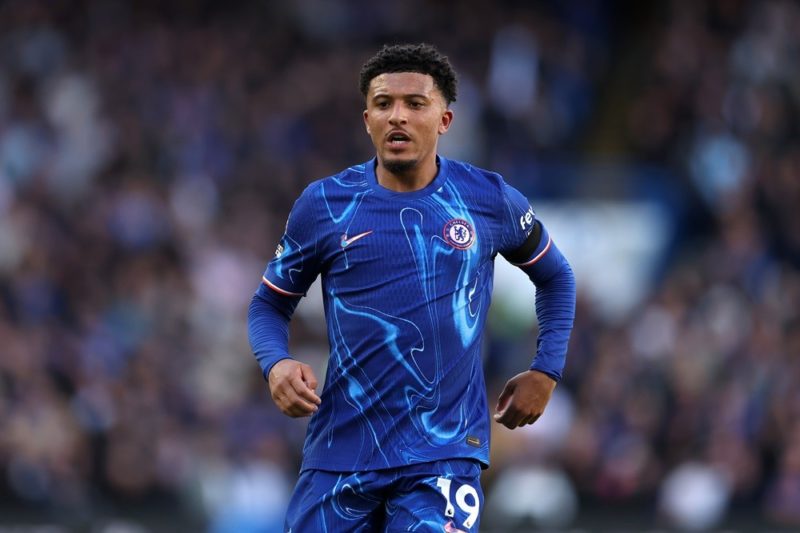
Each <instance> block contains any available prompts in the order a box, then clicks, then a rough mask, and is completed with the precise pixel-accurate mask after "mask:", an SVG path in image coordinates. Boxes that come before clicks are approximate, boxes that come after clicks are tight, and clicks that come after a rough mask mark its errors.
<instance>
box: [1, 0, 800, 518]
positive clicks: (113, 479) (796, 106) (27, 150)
mask: <svg viewBox="0 0 800 533" xmlns="http://www.w3.org/2000/svg"><path fill="white" fill-rule="evenodd" d="M798 27H800V6H798V4H797V3H795V2H792V1H789V0H768V1H764V2H759V1H755V0H753V1H748V0H702V1H690V0H685V1H681V0H674V1H672V2H665V3H653V4H652V5H650V3H641V2H625V1H615V2H602V1H600V0H574V1H571V2H557V1H550V2H523V1H505V2H479V1H477V0H474V1H473V0H469V1H449V0H448V1H441V2H424V1H423V0H413V1H408V2H391V3H383V2H372V1H366V0H358V1H353V2H343V1H342V2H337V1H334V0H313V1H311V0H309V1H307V2H292V1H290V0H284V1H275V2H253V3H239V4H236V5H235V6H233V5H228V4H227V3H221V2H211V1H179V0H177V1H172V2H156V1H154V0H151V1H137V2H133V1H126V0H112V1H102V0H79V1H70V2H67V1H48V0H8V1H6V2H3V3H2V4H0V523H2V519H3V514H4V513H5V514H7V516H11V517H13V516H14V510H15V509H18V510H19V509H34V510H35V511H36V512H37V513H39V515H40V516H43V517H45V518H47V519H49V520H51V521H53V522H57V523H64V524H87V523H91V522H92V520H94V519H95V518H96V517H99V516H111V515H113V514H114V512H115V510H117V509H122V508H124V507H125V506H129V505H136V506H139V507H140V508H146V509H148V508H149V509H153V510H154V512H156V513H157V512H159V511H158V510H159V509H163V510H164V513H165V516H167V517H168V518H169V519H175V520H183V521H184V522H185V523H186V524H202V525H201V526H196V527H198V528H200V527H206V528H208V530H210V531H220V532H222V531H277V530H279V528H280V526H279V525H278V524H280V523H282V516H283V511H284V508H285V505H286V499H287V497H288V493H289V491H290V489H291V485H292V482H293V480H294V478H295V475H296V469H297V466H298V464H299V454H300V451H301V446H302V439H303V436H304V422H303V421H294V420H289V419H287V418H285V417H283V416H282V415H280V413H279V412H278V411H277V409H275V408H274V406H273V405H272V404H271V401H270V399H269V395H268V391H267V387H266V384H265V383H264V381H263V379H262V377H261V375H260V373H259V371H258V366H257V364H256V363H255V360H254V359H253V358H252V356H251V355H250V350H249V346H248V344H247V337H246V326H245V322H246V309H247V305H248V303H249V298H250V295H251V294H252V292H253V291H254V290H255V289H256V287H257V285H258V283H259V281H260V275H261V272H262V270H263V268H264V265H265V264H266V261H267V260H268V259H269V258H270V257H271V255H272V252H273V250H274V246H275V243H276V242H277V240H278V238H279V236H280V232H281V231H282V228H283V225H284V222H285V218H286V215H287V213H288V210H289V208H290V206H291V204H292V201H293V200H294V198H295V197H296V196H297V195H298V194H299V193H300V191H302V190H303V188H304V187H305V186H306V185H307V184H308V183H309V182H310V181H312V180H313V179H317V178H319V177H323V176H326V175H329V174H331V173H333V172H336V171H338V170H339V169H341V168H343V167H345V166H347V165H350V164H353V163H356V162H361V161H364V160H366V159H368V158H369V157H371V153H372V150H371V145H370V144H369V139H368V137H367V136H366V135H365V134H364V132H363V125H362V122H361V116H360V111H361V109H362V106H363V103H362V101H361V96H360V94H359V93H358V90H357V74H358V70H359V68H360V66H361V64H362V63H363V62H364V61H365V60H366V59H367V58H369V57H370V56H371V55H372V54H373V53H374V52H375V50H376V49H377V48H378V47H379V46H380V45H381V44H383V43H385V42H405V41H423V40H424V41H428V42H432V43H434V44H436V45H437V46H439V47H440V48H441V49H442V50H443V51H444V52H445V53H447V54H448V55H449V57H450V58H451V60H452V61H453V63H454V65H455V67H456V70H457V71H458V73H459V81H460V85H459V89H460V92H459V98H458V101H457V102H456V104H455V111H456V121H457V122H456V123H455V125H454V128H453V129H452V130H451V133H449V134H448V135H447V136H445V137H444V138H443V141H442V147H441V148H442V152H443V153H444V154H446V155H448V156H450V157H454V158H463V159H467V160H469V161H471V162H473V163H475V164H477V165H480V166H484V167H487V168H491V169H493V170H497V171H500V172H502V173H503V174H504V175H505V177H506V178H507V179H508V181H510V182H511V183H513V184H514V185H516V186H518V187H519V188H520V189H521V190H523V191H525V192H526V193H527V194H529V195H530V196H531V198H532V200H533V203H534V207H535V206H536V201H537V199H539V198H543V199H549V200H555V201H558V200H560V199H572V200H575V199H577V200H582V201H590V200H591V195H592V194H597V195H604V196H606V197H619V198H623V199H624V198H626V197H630V196H631V195H634V194H640V193H641V194H646V195H648V197H649V198H651V199H652V198H656V199H657V200H658V201H661V202H664V204H665V205H667V206H669V208H670V209H671V213H672V216H673V217H674V218H673V222H674V228H675V233H674V235H673V236H672V244H671V245H670V247H669V250H668V251H667V252H668V253H665V254H664V258H663V260H662V264H660V268H659V269H658V271H657V272H654V273H653V280H652V290H651V291H650V292H649V294H648V295H647V297H646V298H645V299H644V300H643V301H642V302H640V304H639V305H638V306H637V307H636V309H635V310H634V311H633V312H631V313H629V314H628V315H626V316H625V317H623V319H622V320H619V319H617V320H613V321H612V320H610V319H608V318H607V317H605V316H604V315H603V314H602V313H599V312H598V311H597V310H596V309H594V308H593V307H592V306H591V305H590V304H589V302H588V301H587V300H586V299H584V298H581V297H579V304H578V315H577V321H576V329H575V332H574V335H573V340H572V343H571V347H570V353H569V357H568V367H567V370H566V372H565V380H564V382H563V384H562V386H560V387H559V388H558V389H557V394H556V396H555V397H554V400H553V402H552V404H551V406H550V408H549V409H548V415H549V416H548V419H547V420H545V419H543V420H542V424H541V426H540V427H539V428H538V429H537V426H539V425H537V426H533V427H532V429H531V430H530V431H517V432H513V433H512V432H498V434H497V435H495V439H494V450H493V466H492V468H491V469H490V470H489V471H487V473H486V487H485V488H486V492H487V506H488V507H487V514H486V515H485V519H484V522H485V524H486V525H487V526H489V527H498V528H505V529H504V530H521V529H519V528H522V527H561V526H564V527H566V526H569V525H570V523H573V522H571V521H575V520H580V517H581V516H582V515H581V512H583V510H585V509H592V508H594V509H602V508H611V509H617V508H619V509H639V510H641V509H644V510H645V513H646V514H648V515H649V520H650V522H649V523H651V524H657V523H666V524H673V525H677V526H678V527H687V528H695V529H702V528H706V527H714V526H715V525H717V524H720V523H728V524H731V523H734V524H735V522H731V520H735V518H731V516H733V517H736V516H740V515H736V514H735V510H736V509H744V510H746V511H747V513H748V516H749V517H751V519H752V520H753V521H756V522H763V523H768V524H770V525H773V526H775V527H779V526H787V527H800V392H798V388H797V386H796V384H797V383H800V209H798V206H800V131H798V128H799V127H800V126H798V125H800V69H798V68H797V64H796V63H797V61H796V58H797V57H798V54H800V33H798V32H797V30H796V28H798ZM593 158H595V159H596V158H602V159H604V160H608V159H611V158H613V159H614V160H615V161H621V162H622V163H621V164H623V165H625V167H624V168H628V169H629V171H628V172H625V173H620V174H619V175H616V176H612V177H609V178H608V179H606V178H605V177H604V181H603V182H602V183H598V182H596V181H593V180H594V179H595V178H594V177H593V176H592V175H591V172H578V171H575V170H572V171H570V170H569V169H570V168H574V167H571V166H570V164H572V163H574V162H575V161H587V160H591V159H593ZM580 168H581V169H582V170H584V171H585V170H586V169H587V168H591V166H581V167H580ZM565 169H566V170H565ZM554 176H557V177H558V178H557V179H555V178H554ZM561 177H564V179H561ZM632 224H635V221H632ZM596 238H598V239H602V238H603V235H602V230H601V231H600V232H599V233H598V235H597V237H596ZM608 268H609V269H613V268H614V265H608ZM595 275H596V276H602V275H603V273H602V272H597V273H596V274H595ZM579 282H580V280H579ZM579 285H580V283H579ZM301 307H302V304H301ZM292 328H293V330H292V343H293V348H294V350H295V351H296V353H299V354H300V357H301V358H302V357H304V356H307V357H311V358H312V359H313V358H316V360H317V361H320V360H322V359H323V358H324V356H325V352H326V349H327V344H326V339H325V329H324V327H323V325H322V324H320V323H319V321H318V320H311V319H308V318H307V317H304V316H298V317H297V319H296V320H295V321H294V322H293V325H292ZM488 335H489V339H488V342H487V346H489V347H490V348H491V349H490V352H491V353H489V354H488V356H487V361H488V362H489V364H488V365H487V378H488V382H489V387H490V394H494V392H493V391H494V390H495V389H497V390H499V388H500V387H501V386H502V383H503V381H504V380H505V379H507V378H508V377H510V376H509V375H507V372H506V371H505V369H506V368H507V365H505V366H504V370H503V371H502V372H501V371H499V370H498V368H497V367H496V366H493V365H492V364H491V362H492V361H497V360H502V359H503V358H504V357H505V356H506V355H507V354H506V353H505V352H504V350H512V349H514V350H517V351H518V348H519V346H520V344H522V341H520V340H518V339H517V340H508V342H504V339H502V338H498V336H501V335H502V332H498V331H489V332H488ZM531 342H533V341H532V338H527V339H525V340H524V343H525V344H527V345H528V346H530V345H531ZM523 364H524V363H523ZM490 398H491V396H490ZM525 472H528V473H529V474H530V475H529V476H528V477H527V478H524V476H522V474H525ZM514 483H516V485H514ZM526 483H527V484H526ZM537 483H539V485H537ZM542 486H543V487H545V489H544V491H545V492H546V493H549V494H551V496H552V498H550V499H551V500H552V502H550V503H547V502H545V503H544V504H543V503H542V498H541V496H540V493H541V491H539V492H536V491H534V488H536V487H542ZM509 487H511V489H509ZM515 487H516V489H517V490H514V488H515ZM524 487H528V488H529V489H530V490H527V489H524ZM558 487H560V488H561V489H559V490H556V488H558ZM697 487H701V488H702V490H698V489H697ZM503 490H505V491H506V492H503ZM509 490H510V491H509ZM693 490H694V492H693ZM495 494H497V496H494V495H495ZM504 494H506V495H507V496H502V495H504ZM527 496H530V498H531V500H533V501H527V500H526V497H527ZM516 500H520V501H519V502H516ZM545 500H547V499H546V498H545ZM548 501H549V500H548ZM726 520H727V522H725V521H726ZM504 524H505V525H504ZM511 528H518V529H511Z"/></svg>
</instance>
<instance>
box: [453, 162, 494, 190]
mask: <svg viewBox="0 0 800 533" xmlns="http://www.w3.org/2000/svg"><path fill="white" fill-rule="evenodd" d="M447 162H448V164H449V166H450V169H451V170H450V172H451V174H453V175H454V176H455V178H456V179H459V178H461V181H462V182H464V181H466V182H467V183H472V184H473V185H474V186H476V187H479V188H481V189H482V190H484V191H485V187H493V188H497V189H498V190H499V189H501V188H502V186H503V184H504V183H505V180H504V179H503V176H502V175H501V174H500V173H498V172H495V171H493V170H487V169H485V168H481V167H479V166H476V165H473V164H472V163H468V162H466V161H459V160H457V159H449V160H447Z"/></svg>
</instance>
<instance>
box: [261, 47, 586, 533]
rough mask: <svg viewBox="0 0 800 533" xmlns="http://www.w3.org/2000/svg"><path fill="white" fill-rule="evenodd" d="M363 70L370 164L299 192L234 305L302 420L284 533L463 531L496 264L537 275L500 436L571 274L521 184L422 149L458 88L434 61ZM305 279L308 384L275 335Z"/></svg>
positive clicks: (549, 382)
mask: <svg viewBox="0 0 800 533" xmlns="http://www.w3.org/2000/svg"><path fill="white" fill-rule="evenodd" d="M360 78H361V79H360V85H361V92H362V93H363V95H364V97H365V99H366V109H365V111H364V126H365V127H366V130H367V134H369V136H370V137H371V139H372V142H373V144H374V145H375V150H376V157H374V158H372V159H371V160H369V161H367V162H366V163H361V164H358V165H355V166H352V167H350V168H348V169H346V170H343V171H342V172H340V173H338V174H336V175H334V176H330V177H328V178H325V179H322V180H319V181H315V182H314V183H312V184H311V185H309V186H308V188H306V190H305V191H304V192H303V193H302V195H301V196H300V197H299V198H298V199H297V201H296V202H295V204H294V207H293V208H292V211H291V213H290V215H289V220H288V222H287V225H286V231H285V233H284V235H283V237H282V239H281V241H280V244H278V247H277V250H276V252H275V257H274V258H273V259H272V260H271V261H270V262H269V264H268V265H267V268H266V271H265V273H264V276H263V278H262V283H261V285H260V286H259V288H258V290H257V292H256V294H255V295H254V297H253V299H252V302H251V305H250V311H249V336H250V343H251V345H252V348H253V352H254V354H255V356H256V359H257V360H258V362H259V363H260V366H261V368H262V371H263V374H264V376H265V378H266V379H267V380H268V382H269V388H270V392H271V394H272V399H273V400H274V401H275V403H276V405H277V406H278V408H279V409H280V410H281V411H282V412H283V413H285V414H286V415H288V416H291V417H304V416H311V420H310V422H309V424H308V433H307V435H306V441H305V445H304V448H303V463H302V467H301V470H300V477H299V479H298V482H297V486H296V487H295V491H294V494H293V496H292V499H291V502H290V505H289V509H288V512H287V517H286V524H285V529H286V531H291V532H293V533H308V532H319V531H329V532H337V533H338V532H372V531H450V532H455V531H477V530H478V527H479V521H480V512H481V509H482V506H483V493H482V491H481V487H480V482H479V481H480V472H481V469H482V468H485V467H487V466H488V460H489V423H490V422H489V412H488V406H487V398H486V388H485V384H484V379H483V371H482V366H481V356H480V347H481V337H482V333H483V328H484V324H485V322H486V314H487V310H488V307H489V302H490V299H491V292H492V277H493V271H494V258H495V256H496V255H497V254H498V253H500V254H503V256H504V257H505V258H506V259H508V260H509V261H510V262H512V263H514V264H516V265H517V266H519V268H521V269H522V270H523V271H524V272H525V273H526V274H527V275H528V276H529V277H530V279H531V280H532V282H533V283H534V284H535V286H536V312H537V316H538V319H539V327H540V329H539V339H538V343H537V349H536V355H535V357H534V358H533V362H532V364H531V365H530V368H529V369H524V371H523V372H521V373H520V374H518V375H516V376H514V377H513V378H511V379H510V380H509V381H508V382H507V383H506V386H505V389H504V390H503V391H502V393H501V394H500V397H499V399H498V402H497V406H496V413H495V414H494V420H495V421H496V422H498V423H500V424H502V425H504V426H505V427H507V428H509V429H514V428H516V427H521V426H525V425H527V424H532V423H534V422H535V421H536V419H537V418H539V416H540V415H541V414H542V412H543V411H544V409H545V406H546V405H547V402H548V401H549V399H550V396H551V394H552V392H553V389H554V388H555V386H556V383H557V382H558V380H559V379H560V378H561V371H562V369H563V367H564V359H565V355H566V349H567V341H568V339H569V334H570V331H571V328H572V322H573V317H574V307H575V281H574V277H573V275H572V271H571V269H570V267H569V264H568V263H567V261H566V260H565V259H564V257H563V256H562V254H561V253H560V252H559V250H558V249H557V248H556V246H555V244H554V242H553V241H552V239H551V238H550V236H549V234H548V232H547V230H546V229H545V228H544V226H543V225H542V223H541V222H540V221H539V220H538V219H537V218H536V217H535V215H534V211H533V209H531V207H530V205H529V203H528V201H527V200H526V199H525V198H524V197H523V196H522V194H520V193H519V192H518V191H517V190H515V189H514V188H512V187H510V186H509V185H507V184H506V183H505V182H504V181H503V178H502V177H501V176H499V175H498V174H496V173H493V172H489V171H486V170H482V169H479V168H477V167H474V166H472V165H470V164H468V163H464V162H460V161H453V160H448V159H445V158H444V157H441V156H439V155H437V151H436V147H437V143H438V139H439V136H440V135H443V134H445V133H446V132H447V130H448V129H449V128H450V126H451V124H452V121H453V111H452V110H451V109H450V108H449V106H450V104H451V103H452V102H453V101H455V99H456V77H455V73H454V72H453V69H452V67H451V65H450V63H449V62H448V60H447V58H446V57H444V56H443V55H441V54H440V53H439V52H438V51H437V50H436V49H435V48H433V47H431V46H429V45H425V44H422V45H396V46H385V47H383V49H381V50H380V51H379V52H378V53H377V54H376V55H375V56H374V57H372V58H371V59H370V60H369V61H367V63H366V64H365V65H364V66H363V68H362V70H361V76H360ZM318 275H321V276H322V291H323V298H324V303H325V316H326V322H327V328H328V339H329V344H330V358H329V363H328V367H327V373H326V376H325V383H324V385H323V386H322V390H321V393H320V394H317V392H316V390H317V387H318V384H319V383H318V380H317V377H316V376H315V375H314V372H313V371H312V369H311V367H309V366H308V365H307V364H304V363H302V362H300V361H296V360H294V359H293V358H292V357H291V355H290V354H289V352H288V333H287V332H288V323H289V320H290V318H291V316H292V313H293V311H294V309H295V307H296V306H297V303H298V301H299V300H300V298H301V297H302V296H303V295H304V294H305V292H306V291H307V290H308V288H309V286H310V285H311V283H312V282H313V281H314V279H315V278H316V277H317V276H318ZM532 305H533V303H532Z"/></svg>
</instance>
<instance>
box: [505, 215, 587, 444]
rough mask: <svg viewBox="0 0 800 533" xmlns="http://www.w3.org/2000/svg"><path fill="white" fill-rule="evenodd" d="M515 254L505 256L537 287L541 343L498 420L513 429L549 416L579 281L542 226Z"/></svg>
mask: <svg viewBox="0 0 800 533" xmlns="http://www.w3.org/2000/svg"><path fill="white" fill-rule="evenodd" d="M533 224H534V226H533V231H531V232H530V234H529V235H528V236H527V238H526V239H525V242H524V243H523V244H522V246H520V247H519V248H518V249H516V250H514V251H513V252H509V253H505V254H503V255H504V256H505V258H506V259H508V261H509V262H511V263H512V264H514V265H516V266H517V267H519V268H520V269H521V270H522V271H523V272H525V273H526V274H527V275H528V278H530V280H531V281H532V282H533V284H534V285H535V286H536V316H537V318H538V321H539V338H538V340H537V343H536V344H537V346H536V357H535V358H534V360H533V363H532V364H531V366H530V369H529V370H527V371H525V372H522V373H520V374H517V375H516V376H514V377H513V378H511V379H510V380H509V381H508V382H507V383H506V385H505V388H504V389H503V392H502V393H501V394H500V397H499V399H498V401H497V407H496V413H495V415H494V419H495V421H496V422H498V423H500V424H503V425H504V426H506V427H507V428H509V429H514V428H516V427H521V426H524V425H527V424H533V423H534V422H535V421H536V420H537V419H538V418H539V417H540V416H541V415H542V413H543V412H544V409H545V407H546V406H547V403H548V402H549V401H550V396H551V395H552V394H553V390H554V389H555V387H556V384H557V383H558V382H559V381H560V380H561V372H562V371H563V369H564V364H565V361H566V355H567V344H568V343H569V336H570V332H571V331H572V324H573V321H574V319H575V292H576V291H575V276H574V275H573V273H572V269H571V268H570V266H569V263H568V262H567V260H566V258H565V257H564V256H563V255H562V254H561V252H560V251H559V249H558V248H557V247H556V245H555V243H554V242H553V240H552V238H551V237H550V235H549V234H548V232H547V230H546V229H545V227H544V226H543V225H542V223H541V221H539V220H534V222H533Z"/></svg>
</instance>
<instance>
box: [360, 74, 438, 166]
mask: <svg viewBox="0 0 800 533" xmlns="http://www.w3.org/2000/svg"><path fill="white" fill-rule="evenodd" d="M452 119H453V112H452V111H450V110H448V109H447V103H446V102H445V100H444V96H443V95H442V93H441V91H440V90H439V89H438V88H437V87H436V84H435V83H434V81H433V78H432V77H431V76H429V75H428V74H420V73H418V72H394V73H386V74H381V75H379V76H376V77H375V78H373V80H372V81H371V82H370V85H369V91H368V92H367V109H365V110H364V124H365V125H366V127H367V133H368V134H369V136H370V137H371V138H372V144H374V145H375V149H376V150H377V154H378V159H379V161H380V163H381V164H382V165H383V166H384V168H386V169H387V170H389V171H390V172H392V173H394V174H404V173H406V172H409V171H413V170H414V169H415V168H417V167H418V165H419V164H420V163H424V162H427V161H429V160H433V159H435V157H436V144H437V142H438V141H439V135H441V134H443V133H445V132H446V131H447V128H449V127H450V122H451V121H452Z"/></svg>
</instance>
